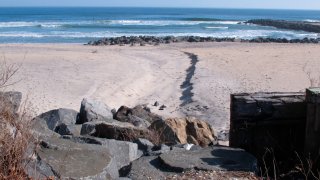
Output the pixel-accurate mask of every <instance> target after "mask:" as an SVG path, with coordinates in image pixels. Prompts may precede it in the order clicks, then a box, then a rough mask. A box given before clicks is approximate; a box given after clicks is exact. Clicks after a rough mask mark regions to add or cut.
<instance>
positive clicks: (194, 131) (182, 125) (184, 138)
mask: <svg viewBox="0 0 320 180" xmlns="http://www.w3.org/2000/svg"><path fill="white" fill-rule="evenodd" d="M150 128H151V129H153V130H155V131H156V132H157V133H158V134H159V136H160V137H161V139H162V141H163V142H164V143H167V144H176V143H181V144H186V143H190V144H196V145H200V146H202V147H206V146H208V145H209V144H210V143H211V142H213V141H214V140H215V135H214V131H213V129H212V127H211V126H210V124H208V123H207V122H205V121H202V120H198V119H194V118H182V119H181V118H172V119H167V120H165V121H161V120H159V121H155V122H154V123H152V124H151V126H150Z"/></svg>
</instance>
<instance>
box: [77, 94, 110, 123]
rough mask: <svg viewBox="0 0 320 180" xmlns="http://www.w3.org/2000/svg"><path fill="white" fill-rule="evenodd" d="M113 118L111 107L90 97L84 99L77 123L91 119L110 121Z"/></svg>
mask: <svg viewBox="0 0 320 180" xmlns="http://www.w3.org/2000/svg"><path fill="white" fill-rule="evenodd" d="M112 119H113V114H112V113H111V108H110V107H109V106H107V105H106V104H104V103H102V102H100V101H97V100H94V99H90V98H84V99H83V100H82V102H81V107H80V114H79V119H78V120H77V124H83V123H86V122H91V121H110V120H112Z"/></svg>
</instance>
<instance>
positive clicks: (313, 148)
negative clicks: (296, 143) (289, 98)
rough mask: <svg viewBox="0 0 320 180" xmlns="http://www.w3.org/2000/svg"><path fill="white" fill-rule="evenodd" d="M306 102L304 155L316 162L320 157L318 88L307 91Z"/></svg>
mask: <svg viewBox="0 0 320 180" xmlns="http://www.w3.org/2000/svg"><path fill="white" fill-rule="evenodd" d="M306 102H307V123H306V136H305V155H306V156H307V157H309V156H310V158H311V160H316V158H319V155H320V88H309V89H307V90H306Z"/></svg>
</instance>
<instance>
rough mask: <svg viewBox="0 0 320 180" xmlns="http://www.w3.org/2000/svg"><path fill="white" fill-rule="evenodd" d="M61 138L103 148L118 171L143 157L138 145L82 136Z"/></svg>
mask: <svg viewBox="0 0 320 180" xmlns="http://www.w3.org/2000/svg"><path fill="white" fill-rule="evenodd" d="M63 138H65V139H69V140H71V141H73V142H75V143H85V144H96V145H100V146H103V147H105V148H106V149H107V150H108V152H109V153H110V155H111V157H112V158H113V159H114V160H115V163H116V166H117V168H118V169H121V168H122V167H124V166H128V165H129V164H130V162H132V161H134V160H136V159H138V158H140V157H141V156H142V155H143V153H141V152H140V151H138V145H137V144H135V143H131V142H126V141H117V140H114V139H102V138H94V137H83V136H63Z"/></svg>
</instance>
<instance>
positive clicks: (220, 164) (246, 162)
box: [159, 146, 257, 172]
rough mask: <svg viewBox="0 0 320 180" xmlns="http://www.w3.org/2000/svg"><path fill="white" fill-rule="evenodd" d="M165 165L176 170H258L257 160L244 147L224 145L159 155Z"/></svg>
mask: <svg viewBox="0 0 320 180" xmlns="http://www.w3.org/2000/svg"><path fill="white" fill-rule="evenodd" d="M159 158H160V161H161V162H162V164H163V166H165V167H167V168H169V169H171V170H174V171H176V172H183V171H185V170H190V169H201V170H208V171H209V170H216V171H246V172H256V171H257V160H256V158H255V157H254V156H252V155H251V154H249V153H247V152H245V151H244V150H242V149H235V148H229V147H222V146H214V147H208V148H204V149H200V150H196V151H170V152H168V153H164V154H161V155H160V156H159Z"/></svg>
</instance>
